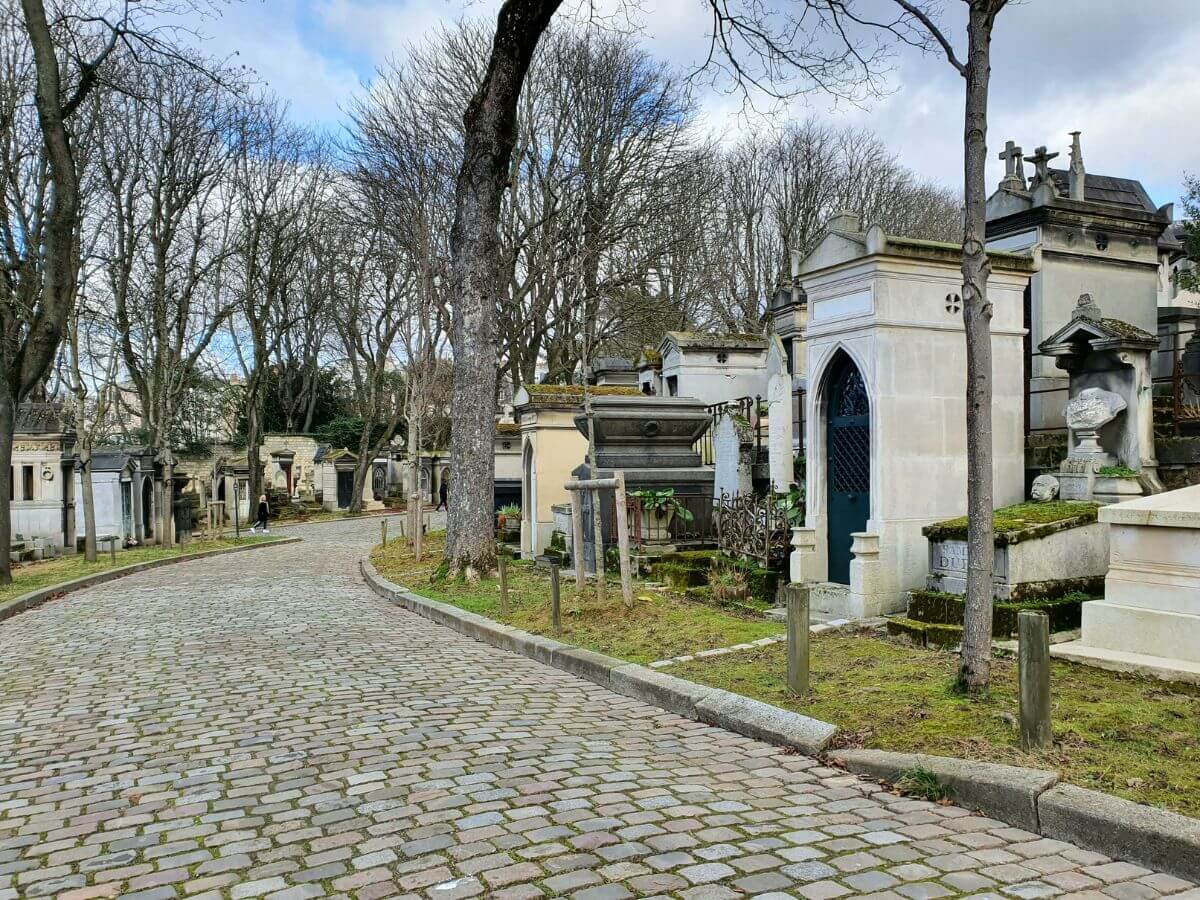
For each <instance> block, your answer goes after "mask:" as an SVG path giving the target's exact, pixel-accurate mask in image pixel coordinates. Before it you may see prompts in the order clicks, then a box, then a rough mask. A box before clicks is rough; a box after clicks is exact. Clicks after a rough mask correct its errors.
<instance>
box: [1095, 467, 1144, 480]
mask: <svg viewBox="0 0 1200 900" xmlns="http://www.w3.org/2000/svg"><path fill="white" fill-rule="evenodd" d="M1096 474H1097V475H1102V476H1104V477H1105V478H1137V477H1138V473H1137V472H1135V471H1133V469H1131V468H1129V466H1101V467H1100V468H1098V469H1097V470H1096Z"/></svg>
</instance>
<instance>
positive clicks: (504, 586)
mask: <svg viewBox="0 0 1200 900" xmlns="http://www.w3.org/2000/svg"><path fill="white" fill-rule="evenodd" d="M496 570H497V571H498V572H499V574H500V615H501V617H502V618H507V617H508V556H507V555H506V554H505V553H504V552H503V551H502V552H500V553H499V554H497V556H496Z"/></svg>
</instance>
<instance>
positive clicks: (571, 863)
mask: <svg viewBox="0 0 1200 900" xmlns="http://www.w3.org/2000/svg"><path fill="white" fill-rule="evenodd" d="M378 530H379V526H378V523H377V522H374V521H371V520H367V521H365V522H340V523H333V524H329V525H320V526H312V527H309V528H306V529H305V530H304V531H303V532H302V534H303V537H304V538H305V543H303V544H296V545H292V546H287V547H278V548H269V549H261V550H256V551H254V552H252V553H246V554H235V555H233V556H229V557H225V558H223V559H217V560H213V561H209V562H199V563H183V564H180V565H177V566H172V567H168V568H163V569H158V570H156V571H153V572H148V573H144V574H141V575H137V576H133V577H130V578H126V579H123V580H120V581H117V582H114V583H112V584H110V585H106V586H103V587H100V588H96V589H93V590H90V591H87V592H85V593H79V594H74V595H71V596H70V597H67V598H65V599H63V600H60V601H56V602H53V603H50V604H48V605H46V606H44V607H42V608H40V609H37V610H34V611H31V612H28V613H25V614H22V615H20V616H17V617H16V618H14V619H11V620H9V621H7V622H4V623H3V624H0V900H7V898H15V897H48V896H58V897H62V898H72V900H82V898H87V897H113V896H126V897H136V898H145V900H157V898H171V897H181V898H183V897H187V898H205V900H209V898H233V900H238V898H250V897H269V898H276V900H285V898H286V900H293V898H296V900H299V898H310V897H326V896H336V897H360V898H381V897H389V896H404V897H426V898H438V900H455V898H464V897H493V898H524V897H550V896H559V897H566V896H569V897H573V898H578V900H614V898H623V897H647V896H664V897H665V896H672V897H684V898H692V900H720V898H726V897H739V896H758V897H762V898H782V897H793V898H805V900H826V898H838V897H850V896H852V895H853V896H870V897H877V898H890V900H925V898H938V897H950V896H961V895H970V896H976V897H980V898H983V897H987V898H993V897H995V898H1003V897H1007V898H1016V900H1033V898H1042V897H1054V896H1062V897H1072V898H1079V900H1105V898H1111V900H1142V898H1154V897H1158V896H1161V895H1167V894H1172V895H1175V896H1177V897H1179V898H1181V900H1182V898H1187V900H1200V890H1197V889H1196V888H1194V886H1193V885H1191V884H1188V883H1186V882H1182V881H1179V880H1177V879H1173V878H1170V877H1167V876H1165V875H1161V874H1155V873H1152V872H1148V871H1146V870H1145V869H1142V868H1139V867H1137V866H1133V865H1129V864H1126V863H1122V862H1114V861H1112V860H1110V859H1108V858H1107V857H1103V856H1100V855H1098V854H1095V853H1089V852H1086V851H1082V850H1079V849H1077V848H1075V847H1072V846H1070V845H1068V844H1063V843H1060V842H1057V841H1051V840H1045V839H1042V838H1040V837H1038V836H1037V835H1033V834H1029V833H1026V832H1023V831H1020V830H1018V829H1015V828H1010V827H1007V826H1005V825H1004V824H1003V823H1001V822H997V821H994V820H990V819H987V818H983V817H981V816H978V815H972V814H970V813H968V812H967V811H965V810H962V809H958V808H956V807H953V806H936V805H932V804H929V803H926V802H922V801H918V800H911V799H905V798H901V797H896V796H893V795H892V794H890V793H887V792H885V791H882V790H881V789H880V788H879V787H878V786H876V785H874V784H871V783H868V782H865V781H862V780H860V779H858V778H855V777H853V776H849V775H846V774H845V773H843V772H840V771H837V770H833V769H828V768H824V767H822V766H821V765H820V764H819V763H817V762H816V761H814V760H812V759H809V758H806V757H803V756H799V755H792V754H788V753H785V752H783V751H781V750H779V749H777V748H774V747H770V746H767V745H765V744H761V743H758V742H756V741H753V740H749V739H747V738H743V737H740V736H738V735H735V734H731V733H729V732H726V731H722V730H720V729H717V728H711V727H708V726H705V725H701V724H698V723H695V722H692V721H690V720H687V719H682V718H680V717H678V716H675V715H672V714H670V713H667V712H664V711H662V710H660V709H657V708H654V707H651V706H647V705H645V704H643V703H639V702H636V701H634V700H630V699H627V698H625V697H621V696H618V695H616V694H612V693H609V692H608V691H605V690H603V689H601V688H599V687H597V686H595V685H593V684H591V683H590V682H586V681H582V680H579V679H577V678H574V677H572V676H570V675H567V674H565V673H563V672H559V671H556V670H553V669H549V668H546V667H543V666H541V665H539V664H538V663H535V662H533V661H531V660H528V659H525V658H523V657H518V656H514V655H511V654H508V653H505V652H502V651H499V650H496V649H493V648H491V647H488V646H486V645H484V644H480V643H476V642H474V641H472V640H469V639H467V638H465V637H462V636H459V635H457V634H455V633H453V632H451V631H449V630H446V629H444V628H441V627H439V626H436V625H433V624H431V623H429V622H427V621H425V620H423V619H420V618H417V617H415V616H412V615H410V614H408V613H405V612H403V611H401V610H398V609H397V608H395V607H393V606H391V605H388V604H386V603H384V602H382V601H380V600H379V599H377V598H376V597H374V595H372V594H371V593H369V592H368V591H367V589H366V588H365V587H363V586H362V584H361V582H360V580H359V576H358V573H357V570H356V563H357V560H358V557H359V555H360V554H361V553H363V552H365V550H366V549H367V548H368V547H369V545H370V543H371V541H372V540H373V539H374V536H375V535H376V534H378ZM297 533H300V532H297Z"/></svg>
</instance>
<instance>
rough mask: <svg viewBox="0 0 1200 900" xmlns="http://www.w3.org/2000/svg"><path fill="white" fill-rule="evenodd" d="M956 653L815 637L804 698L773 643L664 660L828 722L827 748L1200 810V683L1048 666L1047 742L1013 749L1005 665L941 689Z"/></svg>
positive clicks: (680, 672)
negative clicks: (787, 682) (987, 680)
mask: <svg viewBox="0 0 1200 900" xmlns="http://www.w3.org/2000/svg"><path fill="white" fill-rule="evenodd" d="M957 664H958V657H957V656H956V655H954V654H952V653H947V652H940V651H933V650H926V649H921V648H916V647H911V646H908V645H906V644H903V643H900V642H896V641H891V640H887V639H885V638H881V637H877V636H875V635H874V634H873V633H866V632H861V633H858V634H823V635H818V636H814V637H813V639H812V645H811V683H812V689H813V691H812V696H811V697H810V698H809V699H808V700H800V699H798V698H795V697H791V696H789V695H788V694H787V692H786V691H785V689H784V673H785V671H786V658H785V655H784V650H783V647H782V645H772V646H770V647H767V648H764V649H761V650H753V651H747V652H745V653H739V654H731V655H728V656H721V657H715V658H711V659H707V660H697V661H695V662H690V663H684V664H680V665H677V666H672V667H671V670H670V671H671V674H672V675H675V676H678V677H681V678H690V679H691V680H693V681H697V682H700V683H702V684H707V685H710V686H713V687H719V688H724V689H725V690H729V691H734V692H735V693H739V694H744V695H746V696H748V697H754V698H756V699H758V700H763V701H765V702H767V703H773V704H774V705H776V706H781V707H784V708H786V709H791V710H795V711H796V712H801V713H804V714H805V715H810V716H814V717H816V718H818V719H822V720H824V721H826V722H832V723H834V724H835V725H837V726H838V727H839V728H840V729H841V733H840V734H839V735H838V737H837V738H835V746H841V747H863V746H865V747H872V748H877V749H881V750H899V751H906V752H919V753H930V754H934V755H938V756H955V757H960V758H965V759H976V760H982V761H986V762H997V763H1007V764H1009V765H1018V766H1031V767H1033V768H1040V769H1054V770H1057V771H1058V772H1060V773H1061V775H1062V777H1063V779H1064V780H1065V781H1067V782H1069V783H1071V784H1076V785H1079V786H1080V787H1085V788H1090V789H1092V790H1098V791H1103V792H1105V793H1108V794H1115V795H1117V796H1119V797H1126V798H1128V799H1130V800H1135V801H1137V802H1139V803H1148V804H1151V805H1154V806H1161V807H1164V808H1166V809H1171V810H1175V811H1176V812H1181V813H1184V814H1185V815H1190V816H1200V687H1194V686H1189V685H1176V684H1169V683H1166V682H1162V681H1156V680H1150V679H1144V678H1138V677H1135V676H1130V675H1121V674H1117V673H1113V672H1105V671H1103V670H1100V669H1091V668H1088V667H1086V666H1080V665H1076V664H1073V663H1067V662H1055V663H1053V664H1052V673H1051V692H1052V699H1053V725H1054V737H1055V743H1054V747H1053V749H1050V750H1047V751H1039V752H1033V753H1026V752H1024V751H1022V750H1021V749H1020V748H1019V747H1018V746H1017V728H1016V721H1017V719H1016V717H1017V713H1018V704H1017V667H1016V663H1015V661H1011V660H1007V659H997V660H995V661H994V662H993V668H992V673H993V674H992V689H991V692H990V694H989V695H988V696H987V697H985V698H983V699H979V700H967V699H964V698H962V697H960V696H957V695H955V694H954V693H952V691H951V689H950V687H951V684H952V682H953V680H954V675H955V671H956V669H957Z"/></svg>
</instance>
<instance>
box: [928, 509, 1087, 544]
mask: <svg viewBox="0 0 1200 900" xmlns="http://www.w3.org/2000/svg"><path fill="white" fill-rule="evenodd" d="M1099 508H1100V504H1098V503H1089V502H1086V501H1082V500H1053V501H1050V502H1048V503H1034V502H1027V503H1014V504H1013V505H1012V506H1004V507H1001V508H1000V509H998V510H996V511H995V512H994V513H993V514H992V525H993V527H994V528H995V530H996V543H997V544H998V545H1004V544H1015V543H1017V542H1018V541H1021V540H1029V539H1031V538H1037V537H1045V536H1046V535H1047V534H1053V533H1054V532H1055V531H1061V530H1063V529H1065V528H1076V527H1078V526H1080V525H1089V524H1091V523H1092V522H1095V521H1096V510H1098V509H1099ZM921 533H922V534H923V535H925V537H927V538H929V540H931V541H947V540H960V541H965V540H966V539H967V517H966V516H959V517H958V518H957V519H947V520H946V521H944V522H937V523H935V524H933V525H926V526H925V527H924V528H922V529H921Z"/></svg>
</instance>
